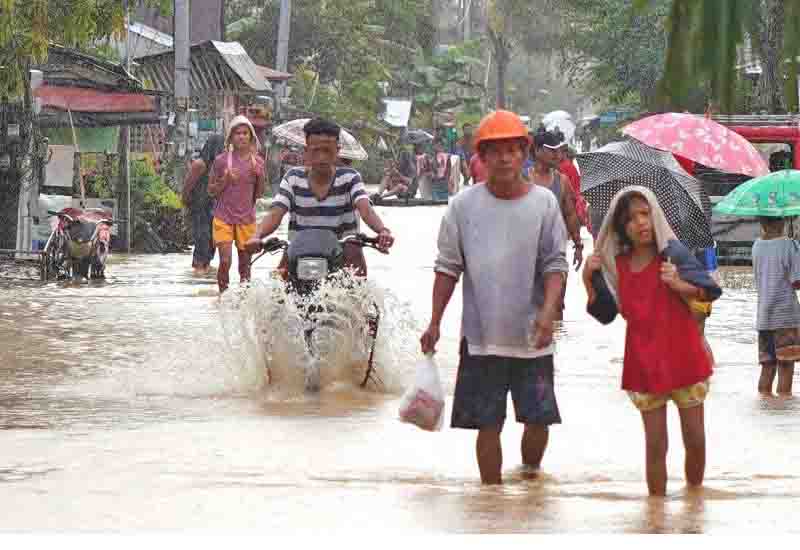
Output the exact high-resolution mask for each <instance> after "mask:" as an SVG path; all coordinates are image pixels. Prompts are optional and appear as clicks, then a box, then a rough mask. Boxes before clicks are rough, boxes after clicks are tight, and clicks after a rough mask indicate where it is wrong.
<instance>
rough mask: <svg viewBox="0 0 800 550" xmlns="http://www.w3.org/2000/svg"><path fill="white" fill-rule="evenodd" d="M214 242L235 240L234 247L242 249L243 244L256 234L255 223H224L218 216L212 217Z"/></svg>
mask: <svg viewBox="0 0 800 550" xmlns="http://www.w3.org/2000/svg"><path fill="white" fill-rule="evenodd" d="M213 228H214V229H213V230H214V244H221V243H230V242H233V241H236V248H238V249H239V250H244V245H245V244H246V243H247V241H248V240H250V238H251V237H253V236H254V235H255V234H256V224H254V223H247V224H237V225H231V224H229V223H225V222H224V221H222V220H220V219H219V218H216V217H215V218H214V225H213Z"/></svg>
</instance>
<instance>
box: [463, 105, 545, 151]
mask: <svg viewBox="0 0 800 550" xmlns="http://www.w3.org/2000/svg"><path fill="white" fill-rule="evenodd" d="M498 139H524V140H525V141H527V142H528V145H530V143H531V137H530V136H529V135H528V128H526V127H525V123H523V122H522V119H521V118H519V115H517V114H516V113H512V112H511V111H503V110H497V111H494V112H491V113H489V114H488V115H486V116H485V117H483V120H481V123H480V124H479V125H478V129H477V130H476V131H475V137H474V141H473V143H474V147H475V149H476V150H477V149H478V147H479V146H480V144H481V142H483V141H493V140H498Z"/></svg>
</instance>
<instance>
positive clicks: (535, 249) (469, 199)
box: [420, 111, 569, 484]
mask: <svg viewBox="0 0 800 550" xmlns="http://www.w3.org/2000/svg"><path fill="white" fill-rule="evenodd" d="M529 147H530V137H529V136H528V131H527V129H526V128H525V125H524V124H523V123H522V120H520V118H519V117H518V116H517V115H516V114H514V113H511V112H509V111H496V112H494V113H491V114H489V115H487V116H486V117H485V118H484V119H483V120H482V121H481V123H480V126H479V127H478V130H477V132H476V133H475V149H476V151H477V154H479V155H480V158H481V161H482V162H483V163H484V164H485V165H486V169H487V172H488V175H487V180H486V185H476V186H472V187H469V188H468V189H465V190H463V191H462V192H461V193H459V194H458V195H456V196H455V197H454V198H453V199H452V200H451V202H450V205H449V207H448V209H447V212H446V214H445V216H444V218H443V219H442V224H441V227H440V230H439V240H438V247H439V254H438V256H437V258H436V264H435V268H434V270H435V272H436V275H435V280H434V284H433V312H432V315H431V321H430V324H429V325H428V328H427V330H426V331H425V333H424V334H423V335H422V338H421V339H420V340H421V344H422V351H423V352H424V353H431V352H433V351H434V350H435V347H436V344H437V342H438V341H439V331H440V324H441V319H442V316H443V315H444V311H445V308H446V307H447V304H448V302H449V301H450V297H451V296H452V294H453V291H454V290H455V286H456V283H457V282H458V279H459V278H460V277H461V276H462V275H463V277H464V282H463V312H462V316H461V335H462V340H461V343H460V354H461V356H460V361H459V366H458V375H457V379H456V389H455V396H454V400H453V415H452V419H451V425H452V427H454V428H465V429H474V430H478V441H477V458H478V467H479V469H480V473H481V481H482V482H483V483H491V484H496V483H502V463H503V458H502V457H503V455H502V448H501V444H500V432H501V431H502V428H503V423H504V421H505V416H506V399H507V395H508V392H509V391H510V392H511V397H512V400H513V402H514V409H515V411H516V418H517V422H520V423H523V424H525V429H524V432H523V435H522V461H523V463H524V464H525V465H527V466H529V467H531V468H534V469H538V468H539V466H540V464H541V460H542V457H543V456H544V451H545V449H546V447H547V441H548V434H549V432H548V426H549V425H550V424H556V423H560V422H561V417H560V415H559V412H558V405H557V404H556V398H555V392H554V388H553V351H554V349H553V323H554V319H556V317H557V315H558V311H559V302H560V298H561V289H562V286H563V284H564V280H565V274H566V272H567V270H568V269H569V265H568V264H567V260H566V253H565V250H566V240H567V232H566V228H565V227H564V221H563V219H562V216H561V212H560V210H559V205H558V201H557V200H556V198H555V195H553V193H551V192H550V191H549V190H547V189H545V188H543V187H541V186H535V185H533V186H532V185H528V183H527V181H526V180H525V179H524V178H523V177H522V164H523V162H524V160H525V157H526V155H527V151H528V148H529Z"/></svg>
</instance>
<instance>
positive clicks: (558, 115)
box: [542, 111, 572, 126]
mask: <svg viewBox="0 0 800 550" xmlns="http://www.w3.org/2000/svg"><path fill="white" fill-rule="evenodd" d="M571 119H572V115H571V114H569V113H568V112H566V111H550V112H549V113H547V114H546V115H544V116H543V117H542V124H544V125H545V126H548V125H549V124H550V123H551V122H553V121H561V120H571Z"/></svg>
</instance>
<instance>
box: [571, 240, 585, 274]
mask: <svg viewBox="0 0 800 550" xmlns="http://www.w3.org/2000/svg"><path fill="white" fill-rule="evenodd" d="M582 263H583V245H580V246H575V255H574V256H573V258H572V265H574V266H575V273H577V272H578V270H579V269H580V268H581V264H582Z"/></svg>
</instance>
